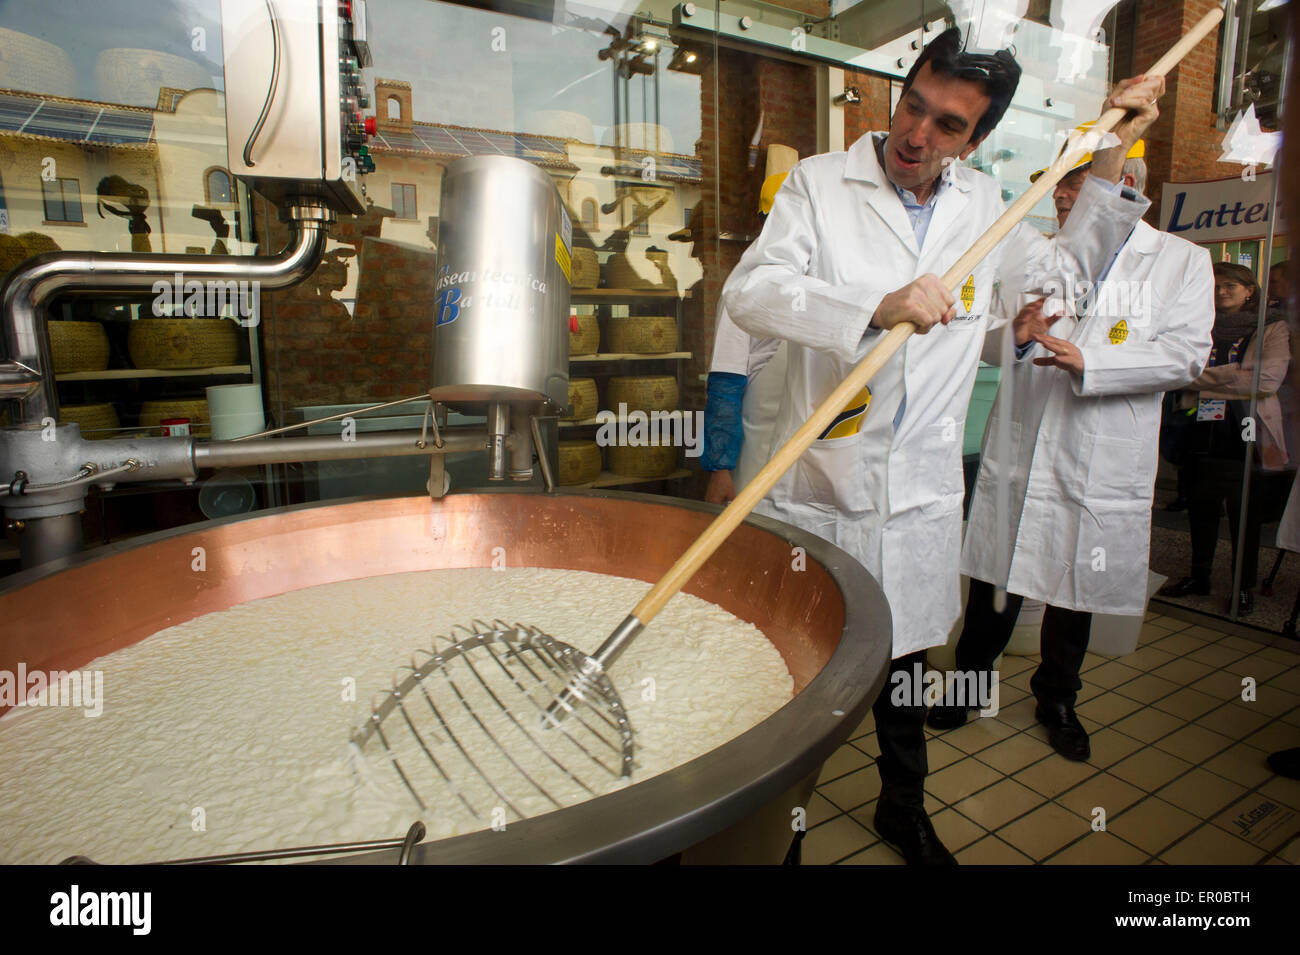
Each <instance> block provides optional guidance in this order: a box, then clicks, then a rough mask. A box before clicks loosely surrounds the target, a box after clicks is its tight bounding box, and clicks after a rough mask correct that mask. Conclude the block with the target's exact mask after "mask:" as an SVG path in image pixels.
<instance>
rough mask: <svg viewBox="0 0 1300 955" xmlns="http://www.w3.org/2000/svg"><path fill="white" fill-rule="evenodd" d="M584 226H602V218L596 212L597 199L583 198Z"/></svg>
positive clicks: (588, 228) (590, 227) (587, 227)
mask: <svg viewBox="0 0 1300 955" xmlns="http://www.w3.org/2000/svg"><path fill="white" fill-rule="evenodd" d="M582 227H583V228H584V229H587V230H594V229H599V228H600V219H599V217H598V216H597V214H596V200H595V199H583V200H582Z"/></svg>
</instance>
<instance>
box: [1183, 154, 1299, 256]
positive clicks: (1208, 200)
mask: <svg viewBox="0 0 1300 955" xmlns="http://www.w3.org/2000/svg"><path fill="white" fill-rule="evenodd" d="M1272 205H1273V173H1271V172H1261V173H1258V174H1257V175H1256V176H1255V177H1254V178H1253V179H1240V178H1237V179H1219V180H1216V181H1214V182H1167V183H1165V184H1164V186H1163V187H1162V189H1161V194H1160V228H1161V229H1162V230H1163V231H1165V232H1169V233H1171V234H1173V235H1176V236H1180V237H1182V238H1184V239H1187V240H1188V241H1190V242H1197V243H1202V244H1203V243H1207V242H1235V241H1237V240H1238V239H1260V238H1263V237H1264V236H1265V235H1267V234H1268V226H1269V220H1270V219H1271V218H1272V214H1273V210H1272ZM1279 211H1280V210H1279ZM1277 234H1278V235H1285V234H1286V220H1285V219H1283V218H1281V217H1280V216H1279V218H1278V221H1277Z"/></svg>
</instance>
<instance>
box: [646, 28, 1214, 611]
mask: <svg viewBox="0 0 1300 955" xmlns="http://www.w3.org/2000/svg"><path fill="white" fill-rule="evenodd" d="M1221 19H1223V10H1222V9H1220V8H1218V7H1216V8H1214V9H1213V10H1211V11H1210V12H1209V13H1207V14H1206V15H1205V16H1204V17H1202V18H1201V20H1200V22H1199V23H1197V24H1196V26H1194V27H1193V28H1192V29H1191V31H1190V32H1188V33H1187V35H1186V36H1184V37H1183V38H1182V39H1180V40H1179V41H1178V42H1177V43H1176V44H1174V46H1173V47H1172V48H1170V50H1169V52H1168V53H1166V54H1165V55H1164V56H1162V57H1161V58H1160V59H1159V60H1157V61H1156V64H1155V65H1154V66H1153V67H1151V69H1149V70H1148V71H1147V72H1146V75H1147V76H1164V75H1165V74H1167V73H1168V72H1169V71H1170V70H1172V69H1173V68H1174V67H1175V66H1177V65H1178V61H1179V60H1181V59H1182V58H1183V57H1185V56H1186V55H1187V54H1188V53H1189V52H1191V50H1192V48H1193V47H1195V46H1196V44H1198V43H1199V42H1200V41H1201V40H1202V39H1203V38H1204V37H1205V35H1206V34H1207V33H1209V32H1210V31H1211V30H1212V29H1214V27H1216V26H1217V25H1218V23H1219V21H1220V20H1221ZM1123 118H1124V110H1122V109H1119V108H1113V109H1109V110H1107V111H1106V112H1105V113H1103V114H1102V116H1101V118H1100V119H1099V120H1097V122H1096V123H1095V124H1094V125H1093V127H1092V128H1093V130H1094V131H1096V132H1098V133H1106V132H1109V131H1110V130H1111V129H1113V128H1114V127H1115V124H1116V123H1118V122H1119V121H1120V120H1121V119H1123ZM1088 138H1092V137H1088ZM1089 151H1090V150H1089V146H1088V144H1087V143H1086V142H1079V143H1077V145H1076V146H1075V147H1074V148H1071V149H1069V150H1068V151H1067V152H1066V153H1064V154H1062V155H1061V156H1060V157H1059V158H1058V159H1057V160H1056V162H1054V163H1052V165H1051V166H1049V167H1048V168H1047V171H1046V172H1044V173H1043V175H1041V176H1039V177H1038V181H1037V182H1035V183H1033V184H1032V185H1031V186H1030V187H1029V189H1028V190H1027V191H1026V192H1025V193H1024V195H1022V196H1021V197H1020V198H1019V199H1017V200H1016V201H1015V202H1014V203H1012V204H1011V206H1010V207H1009V208H1008V209H1007V210H1006V211H1005V212H1003V213H1002V215H1001V216H999V217H998V219H997V221H996V222H994V223H993V224H992V225H991V226H989V227H988V229H987V230H986V231H985V232H984V234H983V235H981V236H980V237H979V239H977V240H976V241H975V244H974V245H972V246H971V247H970V248H969V249H968V250H967V251H966V253H965V254H964V255H962V257H961V258H959V259H958V260H957V261H956V263H954V264H953V266H952V268H950V269H948V271H947V272H945V273H944V274H943V279H942V281H943V284H944V285H945V286H946V287H948V288H955V287H956V286H957V285H958V284H960V283H961V282H962V281H964V280H965V278H966V276H967V275H969V274H970V273H971V272H973V271H974V269H975V266H976V265H978V264H979V263H980V262H981V261H983V259H984V257H985V256H986V255H988V254H989V252H991V251H992V250H993V247H994V246H995V245H997V244H998V243H999V242H1001V241H1002V240H1003V239H1004V238H1005V237H1006V235H1007V233H1009V232H1010V231H1011V230H1012V229H1013V228H1015V226H1016V224H1017V223H1018V222H1020V220H1021V219H1023V218H1024V217H1025V215H1026V214H1027V213H1028V212H1029V210H1030V209H1032V208H1033V207H1034V205H1035V204H1036V203H1037V202H1038V200H1039V199H1041V198H1042V197H1043V196H1045V195H1046V194H1047V193H1048V191H1049V190H1050V189H1052V187H1054V186H1055V185H1056V183H1057V182H1059V181H1060V179H1061V178H1062V177H1063V176H1064V175H1065V174H1066V173H1068V172H1069V171H1070V170H1071V169H1073V168H1074V164H1075V163H1077V162H1078V161H1079V159H1081V158H1082V157H1083V155H1084V154H1085V153H1087V152H1089ZM914 331H916V327H915V326H914V325H911V324H909V323H906V322H905V323H903V324H901V325H895V326H894V327H893V328H891V329H890V330H889V332H888V333H887V334H886V335H885V337H884V338H882V339H881V340H880V342H879V344H877V345H876V347H875V348H873V349H872V350H871V352H870V353H869V354H868V355H867V356H866V357H865V358H863V359H862V361H861V362H859V363H858V365H857V367H855V368H854V369H853V371H851V372H849V376H848V377H847V378H845V379H844V381H842V382H841V383H840V386H839V387H838V388H836V389H835V390H834V391H832V392H831V393H830V396H829V397H828V398H827V399H826V400H825V401H823V402H822V403H821V405H820V406H819V407H818V408H817V410H816V411H814V412H813V413H812V417H810V418H809V419H808V420H807V421H805V422H804V424H803V426H802V427H801V428H799V430H798V431H796V432H795V433H794V436H793V437H791V438H790V440H789V441H787V442H786V443H785V444H784V445H782V447H781V449H780V450H778V451H777V452H776V454H775V455H774V456H773V458H772V460H770V461H768V462H767V464H766V465H764V467H763V469H762V470H761V471H759V472H758V474H756V475H755V476H754V479H753V480H752V481H750V482H749V483H748V484H746V485H745V487H744V488H743V489H742V490H741V492H740V493H739V494H737V495H736V498H735V500H733V501H732V502H731V503H730V504H728V505H727V508H726V510H724V511H723V512H722V513H721V514H719V515H718V516H717V517H716V518H714V520H713V523H712V524H710V525H709V526H708V527H707V528H705V530H704V533H703V534H701V535H700V536H699V537H698V538H696V540H695V543H693V544H692V545H691V546H690V547H689V548H688V549H687V550H686V552H685V553H684V554H682V556H681V557H679V558H678V559H677V562H676V563H675V564H673V566H672V567H670V568H669V569H668V573H666V574H664V576H663V578H662V579H661V580H660V581H659V582H658V583H657V584H655V585H654V587H652V588H651V589H650V592H649V593H648V594H646V595H645V597H643V598H642V599H641V602H640V603H639V604H637V605H636V607H635V609H633V611H632V615H633V616H635V617H636V618H637V620H639V621H641V623H642V624H647V623H649V622H650V621H651V620H652V619H653V618H654V617H655V615H656V614H658V613H659V611H660V610H662V609H663V607H664V604H666V603H668V601H669V600H670V599H671V598H672V597H673V596H674V595H675V594H676V593H677V591H679V590H681V589H682V587H684V586H685V585H686V582H687V581H688V580H690V579H691V577H693V576H694V575H695V572H696V571H697V570H699V569H700V567H701V566H702V565H703V564H704V562H705V561H706V560H708V559H709V558H710V557H712V556H713V553H714V552H715V551H716V550H717V549H718V548H719V547H720V546H722V542H723V541H724V540H726V539H727V537H728V536H730V534H731V532H732V531H734V530H735V529H736V528H737V527H738V526H739V525H740V523H741V522H742V521H743V520H744V519H745V518H746V517H748V516H749V513H750V511H752V510H753V509H754V508H755V507H756V506H758V502H759V501H761V500H762V499H763V498H764V497H765V496H766V495H767V492H768V491H770V490H772V488H773V487H774V486H775V485H776V482H777V481H779V480H781V476H782V475H783V474H785V472H786V471H788V470H789V469H790V467H791V466H792V465H793V464H794V462H795V461H796V460H797V459H798V458H799V456H800V455H801V454H803V453H804V452H805V451H807V450H808V448H809V447H810V446H811V445H812V443H813V442H814V441H816V440H817V436H818V435H819V434H821V433H822V432H823V431H825V430H826V428H827V426H828V425H830V423H831V422H832V421H833V420H834V419H835V417H836V416H837V415H838V414H839V413H840V412H841V411H842V410H844V408H845V407H847V406H848V404H849V402H850V401H851V400H852V399H853V398H854V397H855V396H856V395H857V394H858V392H860V391H861V390H862V389H863V388H864V387H866V384H867V382H869V381H870V380H871V379H872V378H873V377H874V376H875V374H876V372H878V371H879V370H880V369H881V368H882V367H883V366H884V364H885V362H887V361H889V359H890V358H892V357H893V356H894V353H895V352H897V351H898V349H900V348H901V347H902V346H903V343H904V342H906V341H907V339H908V337H909V336H911V334H912V333H913V332H914Z"/></svg>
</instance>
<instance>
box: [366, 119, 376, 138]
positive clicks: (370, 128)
mask: <svg viewBox="0 0 1300 955" xmlns="http://www.w3.org/2000/svg"><path fill="white" fill-rule="evenodd" d="M366 135H367V136H373V135H375V117H373V116H367V117H366Z"/></svg>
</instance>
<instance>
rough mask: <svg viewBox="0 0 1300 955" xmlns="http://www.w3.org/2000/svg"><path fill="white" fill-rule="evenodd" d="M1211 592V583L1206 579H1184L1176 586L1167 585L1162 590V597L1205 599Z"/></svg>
mask: <svg viewBox="0 0 1300 955" xmlns="http://www.w3.org/2000/svg"><path fill="white" fill-rule="evenodd" d="M1209 592H1210V582H1209V581H1208V580H1206V579H1205V578H1204V577H1184V578H1183V579H1182V580H1180V581H1178V583H1176V584H1165V585H1164V586H1163V587H1161V588H1160V595H1161V596H1162V597H1190V596H1197V597H1204V596H1206V595H1207V594H1208V593H1209Z"/></svg>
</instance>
